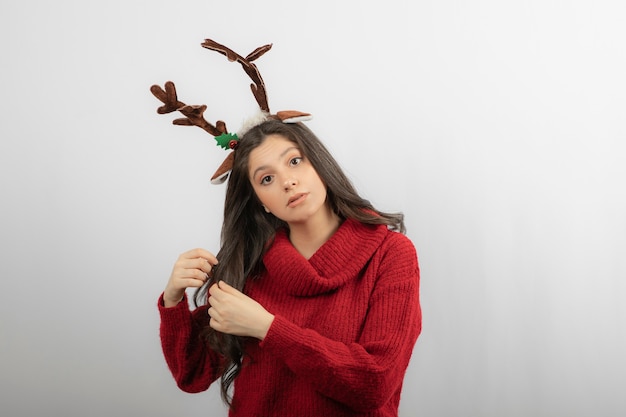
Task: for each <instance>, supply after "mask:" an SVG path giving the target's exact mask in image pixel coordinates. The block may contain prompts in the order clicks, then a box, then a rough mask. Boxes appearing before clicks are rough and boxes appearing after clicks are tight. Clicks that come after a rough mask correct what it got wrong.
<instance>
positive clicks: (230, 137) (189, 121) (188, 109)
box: [150, 39, 311, 184]
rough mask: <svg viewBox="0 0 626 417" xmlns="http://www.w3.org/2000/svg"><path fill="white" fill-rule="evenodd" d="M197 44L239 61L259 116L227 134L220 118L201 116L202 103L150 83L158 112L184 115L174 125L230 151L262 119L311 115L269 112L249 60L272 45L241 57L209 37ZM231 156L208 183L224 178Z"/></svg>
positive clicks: (262, 87)
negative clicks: (208, 137) (202, 133)
mask: <svg viewBox="0 0 626 417" xmlns="http://www.w3.org/2000/svg"><path fill="white" fill-rule="evenodd" d="M201 45H202V46H203V47H204V48H207V49H210V50H212V51H217V52H219V53H221V54H222V55H225V56H226V58H228V60H229V61H231V62H239V63H240V64H241V66H242V67H243V70H244V71H245V72H246V74H248V76H249V77H250V78H251V79H252V84H250V88H251V89H252V94H253V95H254V98H255V99H256V102H257V103H258V104H259V107H260V109H261V115H260V117H256V118H255V119H253V120H251V121H249V122H248V123H246V124H245V125H244V128H245V130H240V131H239V132H237V133H229V132H228V130H227V129H226V123H224V122H223V121H221V120H218V121H217V122H216V123H215V125H212V124H210V123H209V122H207V121H206V119H205V118H204V111H205V110H206V109H207V106H206V105H204V104H203V105H187V104H185V103H183V102H182V101H179V100H178V97H177V96H176V87H175V86H174V83H173V82H171V81H168V82H166V83H165V90H164V89H162V88H161V87H160V86H158V85H153V86H152V87H150V91H151V92H152V94H154V96H155V97H156V98H158V99H159V100H160V101H161V102H162V103H163V105H162V106H161V107H159V108H158V109H157V112H158V113H159V114H166V113H172V112H174V111H179V112H180V113H181V114H182V115H183V116H185V117H184V118H181V119H176V120H174V121H173V123H174V124H175V125H180V126H198V127H200V128H202V129H204V130H205V131H206V132H207V133H209V134H211V135H212V136H214V137H215V140H216V141H217V145H218V146H221V147H222V148H224V149H226V150H228V149H232V150H233V151H234V150H235V149H236V148H237V145H238V143H239V139H240V138H241V137H243V135H244V134H245V132H246V131H247V130H249V129H250V128H252V127H254V126H255V125H258V124H261V123H262V122H264V121H266V120H269V119H276V120H281V121H282V122H283V123H297V122H300V121H305V120H310V119H311V115H310V114H309V113H302V112H300V111H296V110H286V111H279V112H277V113H276V114H270V108H269V105H268V104H267V93H266V91H265V84H264V83H263V78H261V73H259V70H258V69H257V67H256V65H254V64H253V63H252V61H254V60H256V59H257V58H259V57H261V56H262V55H263V54H264V53H266V52H267V51H269V50H270V49H271V48H272V44H268V45H264V46H261V47H259V48H257V49H255V50H254V51H252V52H251V53H250V54H249V55H248V56H247V57H245V58H244V57H242V56H241V55H239V54H237V53H236V52H234V51H232V50H231V49H229V48H227V47H225V46H224V45H220V44H219V43H217V42H215V41H213V40H211V39H205V40H204V42H203V43H202V44H201ZM233 158H234V152H230V153H229V154H228V156H227V157H226V159H225V160H224V162H222V164H221V165H220V167H219V168H218V169H217V171H215V174H213V176H212V177H211V183H213V184H221V183H223V182H224V181H226V179H227V178H228V174H229V173H230V170H231V168H232V166H233Z"/></svg>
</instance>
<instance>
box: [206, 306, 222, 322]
mask: <svg viewBox="0 0 626 417" xmlns="http://www.w3.org/2000/svg"><path fill="white" fill-rule="evenodd" d="M207 313H208V314H209V317H211V318H212V319H213V320H216V321H220V313H219V312H218V311H217V310H216V309H215V308H214V307H211V308H209V309H208V310H207Z"/></svg>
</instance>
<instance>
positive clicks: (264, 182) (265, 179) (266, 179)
mask: <svg viewBox="0 0 626 417" xmlns="http://www.w3.org/2000/svg"><path fill="white" fill-rule="evenodd" d="M271 182H272V176H271V175H266V176H264V177H263V178H261V185H267V184H270V183H271Z"/></svg>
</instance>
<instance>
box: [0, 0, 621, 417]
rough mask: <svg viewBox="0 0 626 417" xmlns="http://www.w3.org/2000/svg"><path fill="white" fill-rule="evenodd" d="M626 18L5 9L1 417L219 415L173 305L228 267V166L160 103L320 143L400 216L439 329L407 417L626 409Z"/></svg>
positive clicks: (92, 5) (595, 0) (606, 11)
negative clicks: (191, 279)
mask: <svg viewBox="0 0 626 417" xmlns="http://www.w3.org/2000/svg"><path fill="white" fill-rule="evenodd" d="M625 12H626V6H624V3H623V2H621V1H619V0H614V1H610V0H569V1H566V0H561V1H557V0H528V1H503V0H482V1H480V0H476V1H461V0H456V1H453V0H436V1H435V0H427V1H399V0H387V1H385V2H381V1H363V0H361V1H336V0H335V1H326V0H323V1H320V0H318V1H315V2H308V3H305V2H294V1H279V0H266V1H262V2H261V1H252V0H250V1H234V0H233V1H219V2H218V1H177V2H175V1H162V0H151V1H119V0H109V1H106V2H104V1H98V2H94V1H69V0H57V1H54V2H48V1H19V2H18V1H6V0H3V1H2V5H1V6H0V56H1V59H2V63H1V66H0V75H1V76H0V117H1V123H0V139H1V141H0V187H1V188H0V190H1V193H2V194H1V198H2V204H1V207H0V209H1V217H0V222H1V223H0V225H1V230H0V243H1V244H2V248H1V254H2V255H1V261H0V278H1V282H2V287H0V294H1V295H0V299H1V301H0V313H1V316H0V320H1V321H0V404H1V405H0V407H1V411H0V413H1V414H2V415H3V416H11V417H13V416H15V417H17V416H19V417H21V416H53V415H58V416H97V417H99V416H111V415H118V416H130V415H151V416H171V415H177V416H188V417H193V416H220V415H221V416H224V415H225V414H226V413H225V411H224V408H223V407H222V406H221V404H220V401H219V398H218V397H219V396H218V393H217V390H216V389H214V388H211V390H209V392H208V393H202V394H195V395H190V394H185V393H182V392H180V391H179V390H178V389H177V388H176V387H175V385H174V381H173V379H172V378H171V376H170V374H169V372H168V370H167V368H166V366H165V362H164V360H163V357H162V354H161V350H160V345H159V339H158V323H159V321H158V315H157V310H156V300H157V297H158V295H159V294H160V292H161V291H162V289H163V288H164V286H165V283H166V281H167V278H168V276H169V272H170V270H171V267H172V265H173V262H174V260H175V259H176V257H177V256H178V254H179V253H181V252H183V251H185V250H187V249H190V248H193V247H196V246H202V247H205V248H207V249H210V250H213V251H217V249H218V242H219V230H220V222H221V213H222V203H223V193H224V187H219V186H211V185H209V182H208V180H209V177H210V175H211V174H212V173H213V171H214V170H215V169H216V167H217V165H218V164H219V163H220V162H221V160H222V159H223V157H224V156H225V152H224V151H222V150H221V149H220V148H217V147H216V146H215V144H214V141H213V139H212V138H211V137H210V136H209V135H207V134H206V133H204V132H203V131H202V130H200V129H198V128H195V127H179V126H173V125H172V124H171V120H172V119H173V118H174V116H173V115H166V116H161V115H157V114H156V107H158V105H159V104H160V103H159V102H158V101H157V100H156V99H155V98H154V97H153V96H152V95H151V94H150V92H149V87H150V85H152V84H155V83H158V84H161V85H162V84H163V83H164V82H165V81H167V80H173V81H175V82H176V85H177V87H178V92H179V97H180V99H181V100H182V101H184V102H187V103H189V104H203V103H206V104H207V105H208V110H207V112H206V117H207V119H209V120H211V121H215V120H217V119H223V120H225V121H226V122H227V125H228V126H229V127H230V129H231V130H236V129H237V127H238V125H239V124H240V123H241V121H242V120H243V119H244V118H245V117H247V116H248V115H249V114H251V113H253V112H254V110H255V102H254V100H253V99H252V95H251V94H250V92H249V89H248V84H249V80H248V78H247V77H246V76H245V74H244V73H243V71H242V70H241V67H240V66H239V65H238V64H232V63H229V62H228V61H227V60H226V59H225V58H224V57H223V56H221V55H219V54H217V53H215V52H211V51H208V50H205V49H203V48H201V47H200V43H201V42H202V40H203V39H205V38H213V39H215V40H216V41H218V42H221V43H224V44H226V45H228V46H230V47H231V48H232V49H234V50H235V51H237V52H239V53H240V54H242V55H246V54H248V53H249V52H251V51H252V50H253V49H255V48H256V47H258V46H261V45H263V44H265V43H273V44H274V47H273V49H272V50H271V51H270V52H268V53H267V54H266V55H264V56H263V57H262V58H260V59H259V60H258V61H257V65H258V67H259V69H260V70H261V73H262V75H263V77H264V79H265V82H266V84H267V88H268V92H269V101H270V106H271V109H272V110H274V111H278V110H282V109H291V108H295V109H298V110H302V111H308V112H311V113H313V114H314V116H315V119H314V120H313V121H311V122H310V123H309V126H310V127H311V128H312V129H313V130H314V131H315V132H316V133H318V135H319V136H320V137H321V138H322V140H323V141H324V142H325V143H326V144H327V145H328V147H329V148H330V149H331V151H332V152H333V153H334V155H335V156H336V158H337V159H338V160H339V162H340V163H341V164H342V166H343V167H345V170H346V172H347V173H348V174H349V176H350V178H352V179H353V181H354V183H355V185H356V186H357V188H358V189H359V190H360V192H361V193H362V195H363V196H364V197H366V198H368V199H370V200H371V201H372V202H373V203H374V204H375V205H376V206H377V207H378V208H380V209H382V210H388V211H403V212H404V213H405V214H406V219H407V225H408V235H409V237H410V238H411V239H412V240H413V242H414V243H415V245H416V247H417V250H418V253H419V256H420V263H421V268H422V303H423V310H424V328H423V333H422V336H421V337H420V339H419V341H418V343H417V346H416V348H415V351H414V356H413V360H412V363H411V366H410V368H409V371H408V374H407V377H406V380H405V389H404V396H403V400H402V403H401V411H400V414H401V416H407V417H408V416H450V417H457V416H463V417H484V416H494V417H495V416H498V417H500V416H507V417H508V416H535V417H536V416H568V417H573V416H591V415H593V416H607V417H608V416H618V415H620V416H621V415H624V414H625V413H626V400H625V399H624V395H623V393H624V392H623V391H624V386H626V359H625V354H624V352H625V351H626V335H625V330H624V327H625V321H626V320H625V319H626V307H624V301H626V283H625V282H626V281H625V278H626V215H625V213H626V186H625V185H624V180H625V179H626V163H625V157H626V145H625V143H624V141H625V140H626V127H625V123H624V116H625V112H626V82H625V76H624V74H626V47H625V45H624V40H625V39H626V26H625V25H624V21H625V17H626V15H625Z"/></svg>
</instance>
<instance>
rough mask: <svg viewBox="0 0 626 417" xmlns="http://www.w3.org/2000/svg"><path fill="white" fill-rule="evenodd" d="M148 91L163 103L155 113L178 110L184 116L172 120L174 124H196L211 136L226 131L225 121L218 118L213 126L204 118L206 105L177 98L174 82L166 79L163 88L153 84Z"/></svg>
mask: <svg viewBox="0 0 626 417" xmlns="http://www.w3.org/2000/svg"><path fill="white" fill-rule="evenodd" d="M150 91H151V92H152V94H153V95H154V96H155V97H156V98H158V99H159V100H160V101H161V102H162V103H163V105H162V106H161V107H159V108H158V109H157V113H159V114H166V113H171V112H174V111H179V112H180V113H182V115H183V116H185V118H184V119H182V118H181V119H176V120H174V121H173V123H174V124H175V125H179V126H198V127H201V128H202V129H204V130H205V131H206V132H208V133H209V134H211V135H213V136H219V135H221V134H222V133H228V131H227V130H226V123H224V122H223V121H221V120H218V121H217V123H215V126H213V125H212V124H211V123H209V122H207V121H206V119H205V118H204V111H205V110H206V105H204V104H203V105H200V106H199V105H192V106H188V105H186V104H185V103H183V102H182V101H179V100H178V97H177V96H176V87H175V86H174V83H173V82H171V81H168V82H166V83H165V90H163V89H162V88H161V87H160V86H158V85H156V84H155V85H153V86H152V87H150Z"/></svg>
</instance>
